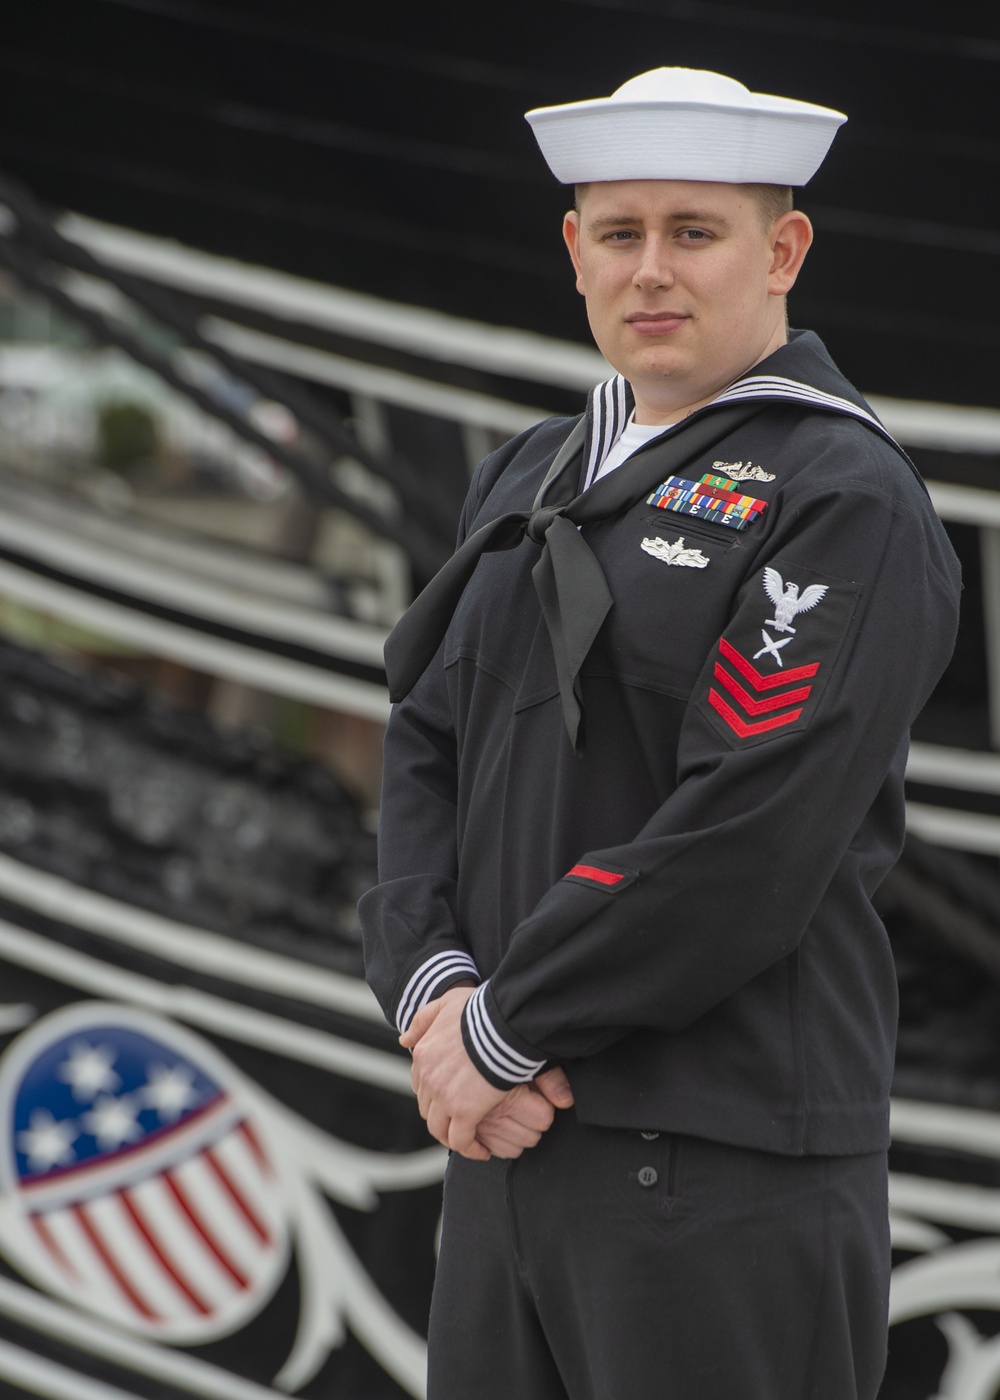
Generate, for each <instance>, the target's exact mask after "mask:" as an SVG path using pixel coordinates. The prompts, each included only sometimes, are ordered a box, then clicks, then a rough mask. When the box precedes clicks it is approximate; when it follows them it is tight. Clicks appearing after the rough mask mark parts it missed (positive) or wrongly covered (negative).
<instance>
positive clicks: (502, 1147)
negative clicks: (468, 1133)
mask: <svg viewBox="0 0 1000 1400" xmlns="http://www.w3.org/2000/svg"><path fill="white" fill-rule="evenodd" d="M476 1141H477V1142H480V1143H482V1145H483V1146H484V1147H485V1148H486V1150H487V1152H489V1154H490V1156H491V1157H504V1158H506V1159H507V1160H512V1159H513V1158H515V1157H520V1156H521V1154H522V1152H523V1151H524V1145H523V1144H521V1143H517V1142H511V1140H510V1139H509V1138H507V1137H505V1136H504V1134H503V1133H502V1132H500V1131H499V1129H498V1128H496V1127H493V1128H489V1127H486V1128H484V1126H483V1124H482V1123H480V1125H479V1127H478V1128H477V1129H476ZM528 1145H529V1146H530V1145H532V1144H528Z"/></svg>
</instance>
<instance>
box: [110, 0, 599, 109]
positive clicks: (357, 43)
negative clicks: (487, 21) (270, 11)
mask: <svg viewBox="0 0 1000 1400" xmlns="http://www.w3.org/2000/svg"><path fill="white" fill-rule="evenodd" d="M102 2H103V3H104V4H105V5H114V6H115V7H116V8H118V9H123V10H138V11H140V12H142V13H144V14H151V15H162V16H163V17H165V18H167V19H179V20H182V21H185V22H187V23H189V24H198V25H201V26H202V27H203V28H206V29H221V30H224V31H225V32H227V33H230V34H246V35H248V36H250V37H254V38H260V39H268V40H274V39H277V40H279V41H281V42H282V43H286V44H298V45H302V46H305V47H307V48H310V49H322V50H323V51H325V52H327V53H342V54H345V55H346V56H348V57H350V58H362V59H369V60H371V62H373V63H379V64H383V65H385V66H386V67H392V68H405V69H406V70H407V71H408V72H414V73H417V72H422V73H433V74H435V75H437V76H438V77H442V78H455V79H458V80H459V81H461V82H467V83H474V84H476V85H478V86H481V87H499V88H510V89H514V90H515V91H522V92H535V91H536V90H539V89H540V90H542V91H545V90H551V89H552V88H553V87H555V88H558V89H560V90H561V89H563V88H566V89H567V91H568V90H569V88H570V87H572V82H571V80H569V79H567V77H566V75H565V73H555V72H533V71H531V70H530V69H527V68H512V67H510V66H507V65H501V64H499V63H484V62H483V61H482V59H473V58H469V57H467V56H466V55H464V54H438V53H430V52H428V51H426V50H424V49H409V48H401V47H399V46H397V45H394V44H380V43H377V42H375V41H373V40H370V39H354V38H349V37H348V36H347V35H340V34H331V33H323V32H321V31H318V30H316V29H307V28H306V27H305V26H304V25H294V24H284V23H282V22H281V21H279V20H271V19H261V18H259V17H257V16H252V15H239V14H236V13H235V12H234V11H232V10H220V9H216V8H215V7H213V6H209V5H198V4H193V3H190V2H189V0H102Z"/></svg>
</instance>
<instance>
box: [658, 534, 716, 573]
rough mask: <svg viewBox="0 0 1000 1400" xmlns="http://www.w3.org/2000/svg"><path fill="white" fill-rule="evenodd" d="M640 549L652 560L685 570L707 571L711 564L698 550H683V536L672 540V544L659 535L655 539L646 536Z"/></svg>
mask: <svg viewBox="0 0 1000 1400" xmlns="http://www.w3.org/2000/svg"><path fill="white" fill-rule="evenodd" d="M642 548H643V549H644V550H645V551H646V553H647V554H651V555H652V556H653V558H654V559H661V560H662V561H663V563H664V564H680V565H681V566H682V567H684V568H686V569H707V568H708V566H709V564H710V563H711V560H710V559H709V558H708V557H707V556H706V555H704V554H702V552H701V550H700V549H685V548H684V536H683V535H681V536H680V538H679V539H676V540H674V542H673V544H667V542H666V540H662V539H660V537H659V535H657V536H656V537H655V539H650V538H649V537H648V536H647V538H646V539H644V540H643V542H642Z"/></svg>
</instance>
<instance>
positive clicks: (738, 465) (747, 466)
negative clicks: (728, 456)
mask: <svg viewBox="0 0 1000 1400" xmlns="http://www.w3.org/2000/svg"><path fill="white" fill-rule="evenodd" d="M712 466H713V468H714V469H715V470H717V471H720V472H725V474H726V476H728V477H729V480H730V481H773V480H774V472H766V471H765V470H764V469H763V467H755V466H754V464H753V463H752V462H713V463H712Z"/></svg>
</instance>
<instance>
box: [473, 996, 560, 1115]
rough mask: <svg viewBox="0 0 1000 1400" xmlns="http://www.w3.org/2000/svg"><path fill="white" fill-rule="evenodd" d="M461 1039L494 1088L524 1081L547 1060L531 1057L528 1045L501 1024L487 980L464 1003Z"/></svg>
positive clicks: (537, 1071)
mask: <svg viewBox="0 0 1000 1400" xmlns="http://www.w3.org/2000/svg"><path fill="white" fill-rule="evenodd" d="M462 1039H463V1040H464V1042H465V1048H466V1050H467V1051H468V1055H469V1058H470V1060H471V1061H472V1063H473V1064H474V1065H475V1067H476V1069H478V1071H479V1073H480V1074H481V1075H482V1076H483V1078H484V1079H486V1080H488V1081H489V1083H490V1084H492V1085H493V1087H494V1088H495V1089H512V1088H513V1087H514V1085H515V1084H527V1083H529V1082H530V1080H532V1079H534V1078H535V1076H536V1075H538V1074H541V1072H542V1070H543V1069H544V1068H545V1066H546V1063H547V1061H546V1060H538V1059H535V1058H534V1056H533V1054H532V1053H531V1047H530V1046H526V1045H525V1044H524V1042H523V1041H521V1040H518V1038H517V1037H516V1036H514V1035H513V1033H512V1032H511V1031H510V1030H509V1029H508V1027H507V1026H506V1025H505V1024H504V1021H503V1018H502V1017H501V1015H500V1012H499V1010H498V1009H497V1004H496V1000H495V999H494V997H493V989H492V987H491V986H490V984H489V982H484V983H483V985H482V986H481V987H480V988H479V989H478V990H477V991H475V992H473V994H472V996H471V997H469V1000H468V1001H467V1002H466V1003H465V1007H464V1009H463V1011H462ZM525 1052H528V1053H525ZM534 1053H535V1054H537V1051H536V1052H534Z"/></svg>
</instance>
